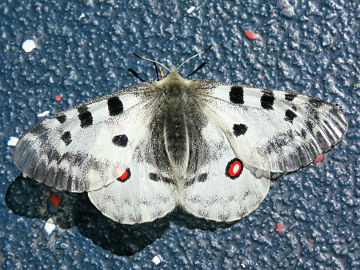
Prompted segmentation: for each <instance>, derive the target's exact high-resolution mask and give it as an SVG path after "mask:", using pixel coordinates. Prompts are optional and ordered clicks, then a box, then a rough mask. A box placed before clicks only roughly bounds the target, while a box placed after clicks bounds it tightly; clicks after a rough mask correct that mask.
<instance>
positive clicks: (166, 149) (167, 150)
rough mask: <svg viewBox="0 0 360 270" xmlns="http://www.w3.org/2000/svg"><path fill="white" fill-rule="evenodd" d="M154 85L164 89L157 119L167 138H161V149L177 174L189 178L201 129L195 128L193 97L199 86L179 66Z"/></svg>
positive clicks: (163, 136) (156, 123) (163, 135)
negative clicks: (192, 145)
mask: <svg viewBox="0 0 360 270" xmlns="http://www.w3.org/2000/svg"><path fill="white" fill-rule="evenodd" d="M154 86H155V88H157V89H158V90H159V91H160V92H161V102H160V108H159V111H158V114H157V116H156V120H157V121H155V122H154V123H155V125H156V127H155V129H157V130H158V131H159V133H160V134H162V139H163V140H158V141H159V142H158V144H156V147H157V148H158V151H157V152H158V153H163V156H164V158H165V159H167V161H168V166H170V168H171V169H172V172H173V173H174V174H175V175H176V176H177V177H181V178H182V177H184V178H185V177H186V175H187V172H188V166H189V161H190V160H191V153H190V149H191V144H192V141H193V138H194V137H195V136H196V135H195V134H194V133H197V130H198V129H197V128H196V131H195V129H194V126H196V125H194V121H195V122H196V119H194V115H195V114H196V115H197V114H198V113H196V111H197V106H195V104H194V99H193V97H192V96H193V95H196V87H195V85H194V82H193V81H191V80H186V79H184V78H182V77H181V76H180V75H179V74H178V73H177V72H176V71H175V70H171V72H170V74H169V75H168V76H167V77H166V78H165V79H163V80H161V81H159V82H155V83H154ZM190 126H191V127H190Z"/></svg>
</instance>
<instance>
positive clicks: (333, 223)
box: [0, 0, 360, 270]
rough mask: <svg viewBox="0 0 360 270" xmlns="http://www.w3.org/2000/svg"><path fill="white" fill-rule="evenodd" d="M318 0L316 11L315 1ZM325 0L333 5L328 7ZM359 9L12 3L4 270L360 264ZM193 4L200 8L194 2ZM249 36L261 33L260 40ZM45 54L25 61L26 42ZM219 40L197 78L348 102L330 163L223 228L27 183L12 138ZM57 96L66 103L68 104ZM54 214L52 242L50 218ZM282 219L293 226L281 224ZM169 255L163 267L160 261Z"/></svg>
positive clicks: (0, 49)
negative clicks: (131, 221) (137, 214)
mask: <svg viewBox="0 0 360 270" xmlns="http://www.w3.org/2000/svg"><path fill="white" fill-rule="evenodd" d="M310 2H311V3H310ZM325 2H326V3H325ZM359 6H360V5H359V2H358V1H344V0H334V1H296V0H294V1H230V0H229V1H226V0H224V1H212V0H209V1H176V2H175V1H156V0H148V1H117V0H113V1H110V0H109V1H95V0H94V1H92V0H89V1H59V0H53V1H13V0H5V1H2V3H1V4H0V14H1V17H0V35H1V41H0V63H1V65H0V95H1V122H0V135H1V144H0V149H1V153H2V155H1V161H0V172H1V176H0V177H1V178H0V268H1V269H57V270H58V269H279V268H285V269H360V258H359V257H360V256H359V254H360V253H359V249H360V247H359V238H360V226H359V225H360V220H359V218H360V209H359V203H360V188H359V183H360V179H359V131H358V128H359V124H360V123H359V122H360V118H359V88H360V83H359V76H360V73H359V65H358V61H359V51H360V36H359V21H360V8H359ZM192 7H193V8H192ZM244 30H251V31H253V32H254V33H256V34H258V35H260V38H259V39H254V40H251V39H249V38H248V37H246V35H245V34H244V32H243V31H244ZM26 39H33V40H35V41H36V43H37V48H36V49H34V50H33V51H31V52H29V53H26V52H24V50H23V49H22V43H23V42H24V41H25V40H26ZM207 44H213V45H214V46H213V49H212V50H211V51H209V52H208V53H207V54H206V55H204V56H202V58H201V59H198V60H196V61H192V62H191V63H189V64H187V65H186V66H185V67H184V68H183V70H182V71H183V73H184V74H187V73H190V72H191V71H192V70H194V68H195V67H196V66H197V65H198V64H199V63H201V62H202V61H206V62H207V63H208V65H206V66H205V68H203V69H202V70H201V71H200V72H198V73H197V74H196V75H194V76H193V77H194V78H196V77H198V78H205V77H206V78H213V79H216V80H219V81H227V82H241V83H244V84H250V85H256V86H264V87H270V88H279V89H283V90H292V91H295V92H299V93H304V94H310V95H314V96H317V97H320V98H323V99H325V100H327V101H328V102H331V103H337V104H339V107H340V108H341V109H342V111H343V112H344V113H345V115H346V118H347V119H348V121H349V130H348V132H347V134H346V136H345V137H344V139H343V141H342V142H341V143H340V144H339V145H338V146H336V147H335V149H333V151H331V152H330V153H329V154H327V155H326V156H325V160H324V162H322V163H313V164H311V165H310V166H308V167H306V168H303V169H300V170H299V171H297V172H295V173H293V174H290V175H287V176H284V177H282V178H280V179H279V180H277V181H274V182H273V183H272V187H271V189H270V192H269V194H268V196H267V198H266V199H265V200H264V202H263V203H262V204H261V205H260V207H259V208H258V209H257V210H256V211H254V212H253V213H252V214H250V215H249V216H248V217H246V218H244V219H242V220H240V221H239V222H235V223H233V224H217V223H211V222H204V221H203V220H200V219H195V218H193V217H191V216H189V215H186V214H184V213H180V212H177V213H173V214H171V215H170V216H168V217H166V218H164V219H161V220H158V221H156V222H154V223H151V224H145V225H138V226H123V225H120V224H116V223H114V222H112V221H110V220H108V219H106V218H104V217H103V216H102V215H101V214H99V212H97V211H96V210H95V209H94V207H93V206H92V205H91V204H90V203H89V201H88V199H87V197H86V195H85V194H69V193H65V194H64V200H63V202H62V204H61V205H60V207H59V209H58V210H57V211H49V210H51V209H49V208H48V207H47V206H48V198H49V194H50V191H51V190H50V189H49V188H47V187H45V186H44V185H40V184H37V183H35V182H34V181H31V180H29V179H24V178H22V177H21V176H20V172H19V170H18V169H17V168H16V166H15V165H14V164H13V162H12V151H13V147H12V146H8V145H7V142H8V140H9V138H10V136H16V137H20V136H21V134H23V133H24V132H25V131H26V130H28V129H29V128H30V127H31V126H33V125H34V124H36V123H37V122H39V121H40V120H41V119H42V118H41V117H38V116H37V114H38V113H41V112H44V111H47V110H48V111H50V114H54V113H56V112H59V111H61V110H64V109H66V108H68V107H70V106H73V105H76V104H78V103H80V102H83V101H86V100H88V99H90V98H94V97H96V96H98V95H103V94H105V93H109V92H112V91H115V90H117V89H119V88H121V87H124V86H128V85H132V84H136V83H138V80H137V79H136V78H135V77H134V76H132V75H131V74H130V73H129V72H128V71H127V69H128V68H133V69H135V70H136V71H138V72H139V74H140V75H141V76H142V77H143V78H144V79H146V80H153V79H154V78H155V73H154V70H153V66H152V65H151V64H150V63H146V62H143V61H141V60H140V59H138V58H136V57H133V56H132V55H131V53H132V52H134V51H136V52H139V53H141V54H143V55H146V56H148V57H154V58H156V59H158V60H160V61H162V62H164V63H165V64H170V62H172V63H174V64H177V63H180V61H181V60H184V59H186V58H187V57H189V56H191V55H193V54H194V52H196V51H198V50H200V49H202V48H204V47H205V46H206V45H207ZM57 95H62V99H61V100H60V101H57V100H56V98H55V97H56V96H57ZM51 216H52V217H53V219H54V221H55V223H56V224H57V226H56V229H55V230H54V231H53V232H52V233H51V234H50V235H49V234H47V233H46V232H45V231H44V229H43V226H44V223H45V221H46V220H47V219H48V218H49V217H51ZM278 224H281V226H282V232H280V231H281V230H279V227H278V226H280V225H278ZM154 256H158V257H159V258H160V260H161V263H160V264H159V265H155V264H154V263H153V262H152V261H151V260H152V259H153V257H154Z"/></svg>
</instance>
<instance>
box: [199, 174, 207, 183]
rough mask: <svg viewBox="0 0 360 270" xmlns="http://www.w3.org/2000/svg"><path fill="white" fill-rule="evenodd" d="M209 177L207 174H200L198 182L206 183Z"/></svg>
mask: <svg viewBox="0 0 360 270" xmlns="http://www.w3.org/2000/svg"><path fill="white" fill-rule="evenodd" d="M207 176H208V175H207V173H202V174H200V175H199V177H198V181H199V182H201V183H202V182H205V181H206V179H207Z"/></svg>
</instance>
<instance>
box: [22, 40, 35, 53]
mask: <svg viewBox="0 0 360 270" xmlns="http://www.w3.org/2000/svg"><path fill="white" fill-rule="evenodd" d="M22 48H23V50H24V51H25V52H31V51H32V50H33V49H35V48H36V43H35V41H34V40H32V39H27V40H25V41H24V42H23V44H22Z"/></svg>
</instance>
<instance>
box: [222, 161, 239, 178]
mask: <svg viewBox="0 0 360 270" xmlns="http://www.w3.org/2000/svg"><path fill="white" fill-rule="evenodd" d="M242 170H243V164H242V162H241V160H240V159H237V158H234V159H233V160H231V161H229V163H228V164H227V166H226V172H225V174H226V175H227V176H229V177H230V178H231V179H235V178H237V177H238V176H239V175H240V174H241V172H242Z"/></svg>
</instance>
